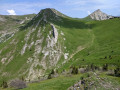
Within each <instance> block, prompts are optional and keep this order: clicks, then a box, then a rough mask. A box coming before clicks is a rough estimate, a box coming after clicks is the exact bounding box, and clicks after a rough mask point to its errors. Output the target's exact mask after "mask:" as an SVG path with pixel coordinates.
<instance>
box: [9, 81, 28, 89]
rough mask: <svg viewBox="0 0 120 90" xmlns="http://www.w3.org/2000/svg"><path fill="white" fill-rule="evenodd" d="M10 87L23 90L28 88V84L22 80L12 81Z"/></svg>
mask: <svg viewBox="0 0 120 90" xmlns="http://www.w3.org/2000/svg"><path fill="white" fill-rule="evenodd" d="M10 86H11V87H13V88H15V89H23V88H26V87H27V85H26V83H25V82H24V81H22V80H13V81H11V83H10Z"/></svg>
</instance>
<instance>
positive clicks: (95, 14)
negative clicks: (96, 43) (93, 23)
mask: <svg viewBox="0 0 120 90" xmlns="http://www.w3.org/2000/svg"><path fill="white" fill-rule="evenodd" d="M89 16H90V18H91V19H94V20H107V19H110V18H113V16H110V15H107V14H105V13H103V12H102V11H101V10H100V9H98V10H96V11H95V12H93V13H92V14H90V15H89Z"/></svg>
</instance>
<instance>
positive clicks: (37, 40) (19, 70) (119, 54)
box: [0, 8, 120, 90]
mask: <svg viewBox="0 0 120 90" xmlns="http://www.w3.org/2000/svg"><path fill="white" fill-rule="evenodd" d="M33 16H34V15H30V16H28V17H30V18H32V19H30V20H28V21H24V18H25V17H26V16H16V17H12V20H14V19H17V20H21V21H18V22H19V24H17V23H18V22H17V21H15V22H13V21H12V20H10V19H11V17H9V18H10V19H9V20H8V21H12V22H13V23H16V24H13V26H11V25H10V26H11V27H12V28H13V27H15V29H16V28H17V29H19V30H17V31H16V32H15V33H14V35H13V36H12V37H11V38H9V39H7V40H6V42H3V43H1V44H0V60H1V62H0V84H2V82H3V81H6V82H10V81H11V80H13V79H16V78H24V80H25V81H26V82H34V81H39V80H41V79H43V80H46V79H47V78H48V76H49V74H50V72H51V70H54V71H58V74H59V75H58V77H57V78H56V79H51V80H46V81H43V82H41V83H40V84H41V86H38V85H37V84H35V85H31V84H30V87H28V88H26V89H29V88H31V90H32V87H34V89H35V90H36V88H41V87H42V88H43V90H44V87H43V86H44V84H45V85H48V84H49V83H52V84H50V85H53V84H54V83H56V81H59V80H60V79H61V78H62V79H65V80H66V81H63V82H64V83H69V81H71V83H69V84H68V85H67V86H66V87H65V88H63V89H64V90H66V89H67V88H68V87H70V86H72V85H73V84H74V83H75V82H76V81H77V80H79V79H80V77H81V76H84V74H82V73H81V74H78V75H77V76H76V75H73V76H72V77H68V78H66V77H64V75H65V76H66V73H68V72H69V71H70V68H71V67H73V66H75V67H77V68H78V67H79V68H87V67H89V66H91V65H94V66H96V67H99V68H102V66H103V65H105V64H107V65H108V68H109V69H110V70H112V71H114V69H115V68H116V67H120V60H119V58H120V50H119V49H120V47H119V45H120V43H119V42H120V40H119V38H120V30H119V29H120V19H118V18H115V19H108V20H103V21H94V20H87V19H89V18H86V19H74V18H71V17H68V16H66V15H64V14H62V13H60V12H59V11H57V10H55V9H51V8H47V9H43V10H41V11H40V12H39V13H38V14H37V15H36V16H35V17H33ZM7 17H8V16H7ZM1 22H4V21H3V19H2V21H1ZM1 22H0V23H1ZM22 22H25V23H22ZM20 23H22V24H20ZM2 25H5V24H2ZM8 27H9V26H8ZM1 30H3V31H4V28H2V29H1ZM10 31H11V30H10ZM12 31H13V30H12ZM7 32H9V31H7ZM61 73H65V74H62V75H61ZM87 73H89V72H87ZM92 74H94V72H92V73H91V74H90V75H92ZM98 74H99V72H98ZM101 74H103V76H104V77H108V78H109V76H106V74H105V73H104V72H102V73H101ZM111 77H112V76H111ZM95 78H96V77H95ZM112 78H114V77H112ZM110 81H112V80H110ZM113 81H114V80H113ZM98 82H99V81H98ZM61 83H62V82H60V83H59V82H58V85H59V84H61ZM103 83H104V82H103ZM38 84H39V83H38ZM119 84H120V83H119V81H117V85H119ZM42 85H43V86H42ZM50 87H51V86H50ZM50 87H48V88H50ZM116 87H117V88H118V86H116ZM58 88H60V86H59V87H58ZM58 88H57V85H56V87H55V88H53V89H52V88H50V89H51V90H58ZM93 88H94V87H93ZM29 90H30V89H29ZM46 90H47V89H46ZM59 90H61V89H59ZM103 90H105V88H104V89H103Z"/></svg>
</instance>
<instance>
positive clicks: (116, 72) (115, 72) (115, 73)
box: [114, 67, 120, 77]
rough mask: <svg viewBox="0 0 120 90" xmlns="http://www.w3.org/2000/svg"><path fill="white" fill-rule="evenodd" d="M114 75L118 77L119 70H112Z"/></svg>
mask: <svg viewBox="0 0 120 90" xmlns="http://www.w3.org/2000/svg"><path fill="white" fill-rule="evenodd" d="M114 75H115V76H117V77H120V68H119V67H117V68H116V69H115V70H114Z"/></svg>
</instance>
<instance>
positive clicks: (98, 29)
mask: <svg viewBox="0 0 120 90" xmlns="http://www.w3.org/2000/svg"><path fill="white" fill-rule="evenodd" d="M88 24H92V25H94V27H93V28H90V29H78V28H77V27H76V28H75V27H74V25H73V27H74V28H65V27H62V26H61V30H62V31H63V32H64V34H65V38H66V41H65V45H66V46H68V47H67V48H68V50H69V51H70V52H75V51H74V50H76V49H77V47H78V46H84V47H85V49H84V50H82V51H80V52H78V53H76V55H74V56H73V58H72V59H71V60H70V61H69V62H67V63H66V64H64V65H63V66H62V67H61V68H60V69H59V70H63V69H69V67H70V66H71V65H75V66H79V65H88V64H91V63H93V64H95V65H99V66H102V65H103V64H105V63H108V64H110V65H120V61H119V58H120V54H119V53H120V51H119V50H120V47H119V45H120V43H119V41H120V40H119V38H120V36H119V34H120V25H119V24H120V20H119V19H113V20H106V21H91V22H89V23H88ZM66 25H69V24H66ZM85 32H86V33H85ZM79 41H80V42H79ZM86 42H87V44H86ZM72 50H73V51H72ZM112 51H113V52H112ZM109 55H111V56H112V59H110V58H109ZM105 56H107V59H103V58H104V57H105ZM83 59H84V61H83ZM80 76H81V75H77V76H72V77H58V78H55V79H51V80H46V81H42V82H40V83H34V84H30V85H29V87H28V88H26V89H25V90H32V89H34V90H37V89H41V90H47V89H48V88H49V89H50V90H66V89H67V88H68V87H69V86H71V85H73V83H75V82H76V81H77V80H79V79H80ZM100 77H101V78H102V77H103V78H106V80H105V82H112V85H114V86H119V84H120V83H119V81H120V79H119V77H113V76H107V75H105V73H101V74H100ZM93 80H96V81H97V79H96V78H95V77H93ZM97 82H99V81H97ZM98 85H99V83H98ZM61 86H62V87H61ZM99 87H101V88H102V89H103V90H105V88H103V87H102V86H99ZM98 89H99V88H98Z"/></svg>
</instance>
